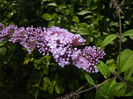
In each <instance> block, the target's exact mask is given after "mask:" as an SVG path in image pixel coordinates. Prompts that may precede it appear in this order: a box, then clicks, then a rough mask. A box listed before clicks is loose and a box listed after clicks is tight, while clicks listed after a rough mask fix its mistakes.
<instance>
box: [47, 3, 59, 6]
mask: <svg viewBox="0 0 133 99" xmlns="http://www.w3.org/2000/svg"><path fill="white" fill-rule="evenodd" d="M47 6H53V7H56V6H57V4H56V3H55V2H53V3H49V4H47Z"/></svg>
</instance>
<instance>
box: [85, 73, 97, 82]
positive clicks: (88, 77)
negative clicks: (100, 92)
mask: <svg viewBox="0 0 133 99" xmlns="http://www.w3.org/2000/svg"><path fill="white" fill-rule="evenodd" d="M85 78H86V80H87V81H88V83H89V84H90V85H95V83H94V80H93V79H92V77H91V76H90V75H89V74H88V73H85Z"/></svg>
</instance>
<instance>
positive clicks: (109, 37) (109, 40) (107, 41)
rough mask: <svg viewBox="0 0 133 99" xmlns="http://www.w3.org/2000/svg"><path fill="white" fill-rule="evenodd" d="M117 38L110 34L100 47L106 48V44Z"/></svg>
mask: <svg viewBox="0 0 133 99" xmlns="http://www.w3.org/2000/svg"><path fill="white" fill-rule="evenodd" d="M116 38H117V35H116V34H110V35H108V36H107V37H106V38H105V39H104V41H103V42H102V44H101V47H105V46H107V45H108V44H110V43H111V42H112V41H113V40H115V39H116Z"/></svg>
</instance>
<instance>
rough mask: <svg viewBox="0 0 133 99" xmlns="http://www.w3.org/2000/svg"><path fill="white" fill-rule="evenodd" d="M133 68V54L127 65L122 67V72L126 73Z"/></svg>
mask: <svg viewBox="0 0 133 99" xmlns="http://www.w3.org/2000/svg"><path fill="white" fill-rule="evenodd" d="M132 67H133V54H132V55H130V56H129V57H128V58H127V60H126V62H125V64H124V65H123V66H121V68H120V71H121V72H124V71H126V70H127V69H129V68H132Z"/></svg>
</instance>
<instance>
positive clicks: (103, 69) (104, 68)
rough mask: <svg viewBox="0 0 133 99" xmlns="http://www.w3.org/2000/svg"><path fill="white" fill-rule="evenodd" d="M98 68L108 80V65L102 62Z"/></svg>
mask: <svg viewBox="0 0 133 99" xmlns="http://www.w3.org/2000/svg"><path fill="white" fill-rule="evenodd" d="M97 67H98V70H99V71H100V72H101V74H102V75H103V76H104V77H105V78H108V77H109V76H110V71H109V67H108V66H107V65H106V64H104V63H103V62H102V61H100V62H99V64H98V66H97Z"/></svg>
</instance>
